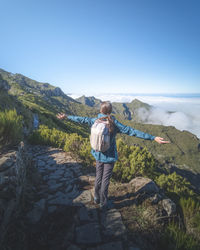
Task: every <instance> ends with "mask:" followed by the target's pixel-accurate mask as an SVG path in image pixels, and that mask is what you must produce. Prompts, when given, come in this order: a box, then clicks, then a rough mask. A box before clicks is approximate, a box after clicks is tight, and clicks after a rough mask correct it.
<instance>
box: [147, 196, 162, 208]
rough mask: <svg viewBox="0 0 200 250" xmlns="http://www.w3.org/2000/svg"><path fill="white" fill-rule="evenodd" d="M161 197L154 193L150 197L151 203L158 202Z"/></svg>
mask: <svg viewBox="0 0 200 250" xmlns="http://www.w3.org/2000/svg"><path fill="white" fill-rule="evenodd" d="M161 199H162V196H161V195H160V194H155V195H154V196H153V197H151V198H150V201H151V204H152V205H154V204H158V202H159V201H160V200H161Z"/></svg>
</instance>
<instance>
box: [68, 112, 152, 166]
mask: <svg viewBox="0 0 200 250" xmlns="http://www.w3.org/2000/svg"><path fill="white" fill-rule="evenodd" d="M104 116H105V117H106V116H107V115H104V114H101V113H100V114H98V117H96V118H90V117H81V116H68V117H67V118H68V119H69V120H71V121H74V122H78V123H84V124H88V125H89V126H90V127H91V126H92V125H93V124H94V122H95V120H96V119H98V118H100V117H104ZM114 124H115V130H114V133H112V134H111V137H110V148H109V149H108V150H107V151H106V152H103V153H102V152H97V151H95V150H94V149H92V151H91V153H92V155H93V156H94V158H95V159H96V161H99V162H105V163H109V162H115V161H117V159H118V154H117V146H116V139H115V137H116V134H117V133H122V134H126V135H130V136H136V137H138V138H142V139H145V140H154V138H155V136H153V135H150V134H147V133H144V132H142V131H139V130H136V129H134V128H131V127H129V126H125V125H123V124H122V123H120V122H119V121H117V120H116V119H114Z"/></svg>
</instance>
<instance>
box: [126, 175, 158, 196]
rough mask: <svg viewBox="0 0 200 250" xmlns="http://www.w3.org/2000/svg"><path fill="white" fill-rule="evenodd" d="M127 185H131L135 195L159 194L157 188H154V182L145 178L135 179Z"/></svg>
mask: <svg viewBox="0 0 200 250" xmlns="http://www.w3.org/2000/svg"><path fill="white" fill-rule="evenodd" d="M129 185H131V188H133V189H134V192H135V193H136V194H139V193H145V194H152V193H158V192H159V188H158V187H157V186H156V184H155V182H154V181H152V180H151V179H149V178H145V177H136V178H134V179H132V180H131V181H130V182H129Z"/></svg>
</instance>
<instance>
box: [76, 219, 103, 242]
mask: <svg viewBox="0 0 200 250" xmlns="http://www.w3.org/2000/svg"><path fill="white" fill-rule="evenodd" d="M100 242H101V236H100V231H99V225H98V224H97V223H89V224H86V225H83V226H79V227H76V243H78V244H95V243H100Z"/></svg>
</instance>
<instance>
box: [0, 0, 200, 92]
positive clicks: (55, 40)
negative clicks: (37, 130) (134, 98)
mask: <svg viewBox="0 0 200 250" xmlns="http://www.w3.org/2000/svg"><path fill="white" fill-rule="evenodd" d="M0 8H1V14H0V26H1V29H0V68H3V69H5V70H7V71H9V72H12V73H21V74H24V75H26V76H28V77H30V78H32V79H35V80H38V81H41V82H49V83H51V84H53V85H55V86H59V87H61V88H62V90H63V91H64V92H65V93H83V94H86V95H89V94H92V93H200V1H199V0H12V1H11V0H0Z"/></svg>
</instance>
